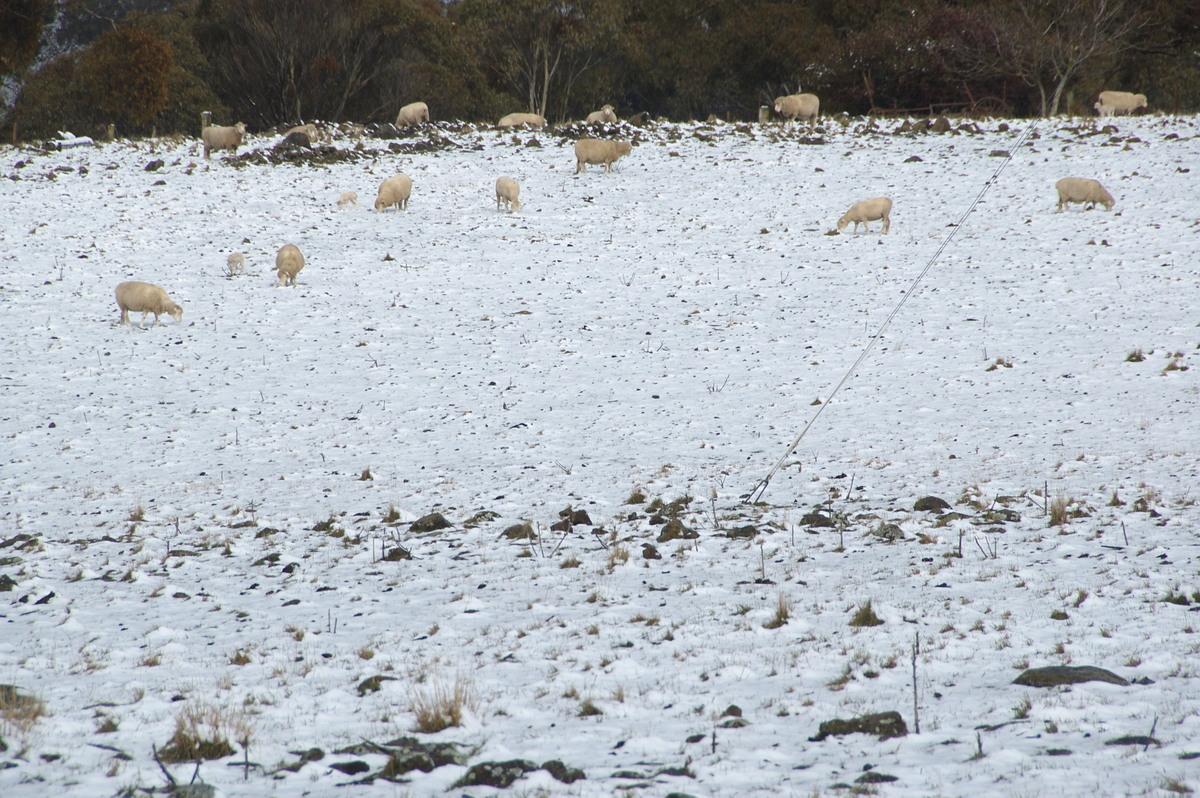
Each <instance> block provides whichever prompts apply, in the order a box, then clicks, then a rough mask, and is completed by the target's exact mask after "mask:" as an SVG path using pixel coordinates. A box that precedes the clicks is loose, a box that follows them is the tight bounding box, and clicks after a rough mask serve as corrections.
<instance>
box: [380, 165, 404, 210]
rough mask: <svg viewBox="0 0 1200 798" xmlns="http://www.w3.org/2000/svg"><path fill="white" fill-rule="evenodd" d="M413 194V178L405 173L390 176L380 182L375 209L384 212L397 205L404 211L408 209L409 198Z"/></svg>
mask: <svg viewBox="0 0 1200 798" xmlns="http://www.w3.org/2000/svg"><path fill="white" fill-rule="evenodd" d="M411 195H412V179H411V178H410V177H409V176H408V175H405V174H399V175H396V176H395V177H389V178H388V179H387V180H384V181H383V182H382V183H380V184H379V194H378V195H377V196H376V197H375V210H377V211H380V212H383V211H385V210H387V209H388V208H390V207H391V206H393V205H395V206H396V207H397V208H399V209H400V210H402V211H406V210H408V198H409V197H410V196H411Z"/></svg>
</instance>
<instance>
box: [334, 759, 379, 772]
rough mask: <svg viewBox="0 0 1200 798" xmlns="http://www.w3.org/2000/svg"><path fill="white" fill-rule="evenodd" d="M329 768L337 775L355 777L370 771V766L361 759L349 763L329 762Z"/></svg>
mask: <svg viewBox="0 0 1200 798" xmlns="http://www.w3.org/2000/svg"><path fill="white" fill-rule="evenodd" d="M329 767H331V768H333V769H334V770H336V771H338V772H339V773H345V774H346V775H347V776H357V775H358V774H359V773H366V772H367V771H368V770H370V769H371V766H370V765H368V764H367V763H366V762H363V761H362V760H361V759H355V760H352V761H350V762H330V763H329Z"/></svg>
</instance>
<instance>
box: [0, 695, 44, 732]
mask: <svg viewBox="0 0 1200 798" xmlns="http://www.w3.org/2000/svg"><path fill="white" fill-rule="evenodd" d="M45 714H46V702H45V701H43V700H42V699H40V698H38V697H36V696H31V695H28V694H26V693H22V692H21V690H20V689H19V688H18V687H16V686H15V685H11V684H0V732H4V733H7V734H12V733H19V734H25V733H26V732H28V731H29V730H30V729H32V728H33V727H34V725H35V724H36V723H37V722H38V721H39V720H40V719H41V718H42V717H43V716H44V715H45Z"/></svg>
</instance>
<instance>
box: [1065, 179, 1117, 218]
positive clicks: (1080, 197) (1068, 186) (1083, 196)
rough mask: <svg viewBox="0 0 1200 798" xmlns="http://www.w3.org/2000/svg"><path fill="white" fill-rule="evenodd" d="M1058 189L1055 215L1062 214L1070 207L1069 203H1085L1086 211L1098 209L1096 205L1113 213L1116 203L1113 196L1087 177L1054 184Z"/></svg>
mask: <svg viewBox="0 0 1200 798" xmlns="http://www.w3.org/2000/svg"><path fill="white" fill-rule="evenodd" d="M1054 187H1055V188H1056V189H1058V208H1057V210H1055V211H1054V212H1055V213H1061V212H1062V210H1063V208H1067V210H1070V208H1069V207H1068V203H1071V202H1082V203H1085V205H1084V210H1087V209H1089V208H1094V207H1096V203H1097V202H1098V203H1100V204H1101V205H1103V206H1104V210H1106V211H1111V210H1112V207H1113V205H1115V204H1116V201H1115V200H1114V199H1113V198H1112V194H1109V193H1108V192H1107V191H1105V189H1104V186H1102V185H1100V183H1099V182H1098V181H1096V180H1092V179H1090V178H1086V177H1064V178H1063V179H1062V180H1059V181H1058V182H1057V183H1055V184H1054Z"/></svg>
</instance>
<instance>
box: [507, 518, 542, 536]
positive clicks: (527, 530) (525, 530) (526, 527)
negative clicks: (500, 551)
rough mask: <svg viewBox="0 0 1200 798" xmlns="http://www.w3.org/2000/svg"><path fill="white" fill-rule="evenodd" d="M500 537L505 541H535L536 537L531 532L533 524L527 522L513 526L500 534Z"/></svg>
mask: <svg viewBox="0 0 1200 798" xmlns="http://www.w3.org/2000/svg"><path fill="white" fill-rule="evenodd" d="M500 536H501V537H503V538H505V539H507V540H537V535H536V534H534V531H533V524H531V523H529V522H528V521H526V522H525V523H523V524H513V525H512V526H510V527H509V528H508V529H505V530H504V531H503V532H501V533H500Z"/></svg>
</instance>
